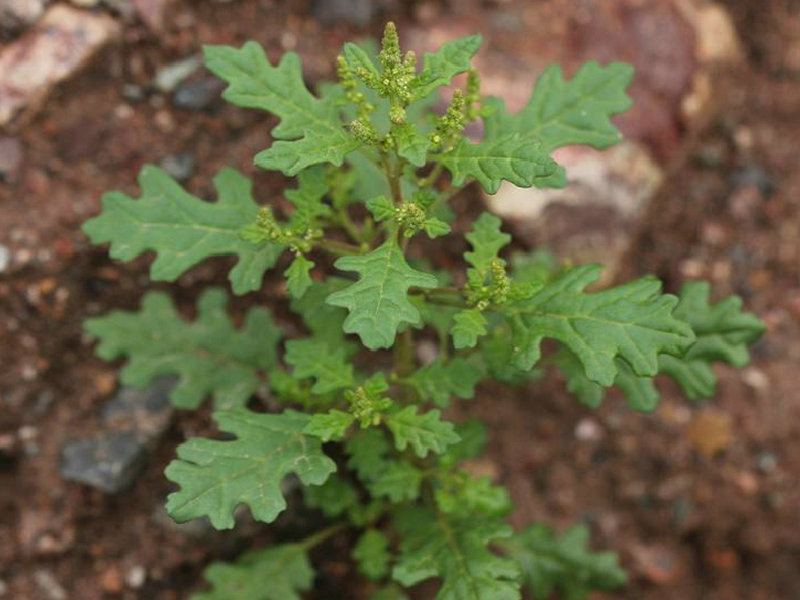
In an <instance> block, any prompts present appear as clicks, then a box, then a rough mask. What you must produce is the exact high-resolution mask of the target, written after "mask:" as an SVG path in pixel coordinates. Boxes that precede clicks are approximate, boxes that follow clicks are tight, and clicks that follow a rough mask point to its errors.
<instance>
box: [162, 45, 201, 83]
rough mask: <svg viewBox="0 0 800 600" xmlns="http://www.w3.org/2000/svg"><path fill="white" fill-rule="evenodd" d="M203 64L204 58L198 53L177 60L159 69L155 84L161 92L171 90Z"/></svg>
mask: <svg viewBox="0 0 800 600" xmlns="http://www.w3.org/2000/svg"><path fill="white" fill-rule="evenodd" d="M202 66H203V58H202V57H201V56H200V55H197V54H195V55H192V56H189V57H187V58H183V59H181V60H176V61H175V62H171V63H169V64H166V65H164V66H163V67H161V68H160V69H159V70H158V72H157V73H156V76H155V79H154V80H153V84H154V85H155V87H156V89H158V90H159V91H160V92H171V91H173V90H174V89H175V88H176V87H178V85H180V83H181V82H182V81H183V80H185V79H186V78H188V77H189V76H191V75H192V74H193V73H195V72H196V71H197V70H198V69H199V68H200V67H202Z"/></svg>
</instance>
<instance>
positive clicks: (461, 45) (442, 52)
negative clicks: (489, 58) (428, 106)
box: [410, 35, 483, 98]
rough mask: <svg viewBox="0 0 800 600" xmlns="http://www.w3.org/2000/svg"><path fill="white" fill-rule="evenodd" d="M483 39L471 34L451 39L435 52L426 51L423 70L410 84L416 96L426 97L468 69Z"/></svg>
mask: <svg viewBox="0 0 800 600" xmlns="http://www.w3.org/2000/svg"><path fill="white" fill-rule="evenodd" d="M482 41H483V38H481V36H479V35H469V36H465V37H462V38H458V39H455V40H449V41H447V42H445V43H444V44H442V46H441V47H440V48H439V49H438V50H437V51H435V52H426V53H425V56H423V58H422V71H420V74H419V75H418V76H417V77H416V78H415V79H414V80H412V82H411V84H410V88H411V91H412V94H413V96H414V98H425V97H426V96H428V95H429V94H430V93H431V92H433V91H434V90H435V89H436V88H438V87H441V86H443V85H447V84H449V83H450V80H451V79H452V78H453V77H455V76H456V75H458V74H459V73H464V72H466V71H468V70H469V67H470V60H471V59H472V57H473V56H475V53H476V52H477V51H478V48H480V46H481V42H482Z"/></svg>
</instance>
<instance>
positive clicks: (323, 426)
mask: <svg viewBox="0 0 800 600" xmlns="http://www.w3.org/2000/svg"><path fill="white" fill-rule="evenodd" d="M355 420H356V419H355V417H354V416H353V415H351V414H350V413H346V412H342V411H341V410H336V409H335V408H334V409H332V410H330V411H328V412H326V413H317V414H315V415H312V416H311V421H309V423H308V425H306V428H305V429H304V430H303V433H305V434H306V435H313V436H314V437H318V438H320V439H321V440H322V441H323V442H330V441H331V440H337V441H338V440H341V439H342V438H344V434H345V433H346V432H347V430H348V429H349V428H350V426H351V425H352V424H353V422H354V421H355Z"/></svg>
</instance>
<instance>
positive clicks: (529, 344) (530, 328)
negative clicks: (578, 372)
mask: <svg viewBox="0 0 800 600" xmlns="http://www.w3.org/2000/svg"><path fill="white" fill-rule="evenodd" d="M599 271H600V267H599V266H598V265H584V266H580V267H576V268H574V269H572V270H570V271H568V272H567V273H565V274H563V275H561V276H560V277H558V278H556V279H555V280H553V281H552V282H550V283H549V284H547V285H545V287H544V288H542V289H541V290H540V291H539V292H537V293H536V294H534V295H533V297H531V298H529V299H525V300H521V301H519V302H514V303H509V304H508V305H504V306H503V307H501V310H502V312H503V314H505V316H506V317H507V318H508V320H509V322H510V324H511V327H512V330H513V334H514V338H513V345H514V352H515V364H516V366H517V367H519V368H521V369H526V370H527V369H530V368H531V367H532V366H533V365H534V364H535V363H536V362H537V361H538V359H539V356H540V352H541V351H540V347H539V346H540V343H541V341H542V339H543V338H545V337H549V338H554V339H557V340H559V341H561V342H562V343H564V344H565V345H566V346H567V347H568V348H569V349H570V350H571V351H572V352H573V353H574V354H575V355H576V356H577V357H578V359H579V360H580V362H581V364H582V365H583V368H584V370H585V371H586V376H587V377H588V378H589V379H591V380H592V381H595V382H597V383H599V384H601V385H604V386H610V385H611V384H613V383H614V380H615V378H616V376H617V373H618V366H617V364H616V358H617V357H620V358H623V359H624V360H625V361H627V363H628V364H629V365H630V366H631V368H632V370H633V372H634V373H635V374H636V375H638V376H653V375H655V374H656V373H657V372H658V357H659V355H660V354H674V355H680V354H682V353H683V352H684V351H685V350H686V348H688V347H689V345H690V344H691V343H692V342H694V333H693V332H692V328H691V327H690V326H689V324H688V323H686V322H685V321H682V320H680V319H677V318H676V317H675V316H674V315H673V310H674V309H675V306H676V305H677V303H678V299H677V298H676V297H674V296H671V295H669V294H661V293H660V290H661V283H660V282H658V281H657V280H655V279H653V278H644V279H639V280H636V281H632V282H630V283H627V284H625V285H621V286H618V287H614V288H611V289H608V290H603V291H601V292H596V293H590V294H587V293H585V292H584V291H583V290H584V288H585V287H586V286H587V285H589V284H590V283H592V282H594V281H595V280H596V279H597V277H598V275H599Z"/></svg>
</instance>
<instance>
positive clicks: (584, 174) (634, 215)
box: [487, 142, 663, 279]
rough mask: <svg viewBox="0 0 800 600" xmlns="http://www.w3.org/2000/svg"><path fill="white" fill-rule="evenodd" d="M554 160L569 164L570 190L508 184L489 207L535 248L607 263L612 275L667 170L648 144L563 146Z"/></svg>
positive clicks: (491, 200)
mask: <svg viewBox="0 0 800 600" xmlns="http://www.w3.org/2000/svg"><path fill="white" fill-rule="evenodd" d="M555 158H556V160H558V162H560V163H561V164H563V165H564V166H565V167H566V170H567V174H568V177H569V180H570V182H569V183H570V184H569V185H568V186H567V187H566V188H564V189H561V190H539V189H535V188H528V189H523V188H518V187H516V186H514V185H512V184H509V183H507V182H504V183H503V185H502V186H501V187H500V190H499V191H498V193H497V194H495V195H493V196H488V197H487V202H488V204H489V208H490V209H491V210H492V211H493V212H495V213H496V214H498V215H500V216H501V217H504V218H506V219H509V220H510V221H511V222H512V226H513V227H514V228H515V229H516V233H517V235H519V236H520V237H522V238H523V239H526V240H527V241H528V242H529V243H530V244H531V245H532V246H535V247H547V248H549V249H551V250H552V251H553V252H554V253H555V254H557V255H559V256H563V257H569V258H571V259H574V260H576V261H580V262H602V263H604V264H606V271H605V272H604V277H605V278H606V279H610V278H612V277H613V275H614V273H615V272H616V271H617V269H618V267H619V262H620V259H621V258H622V255H623V254H624V252H625V250H626V249H627V247H628V243H629V241H630V239H631V235H632V232H633V225H634V224H635V223H636V221H637V219H638V218H639V216H640V215H641V214H643V212H644V210H645V208H646V207H647V205H648V203H649V202H650V200H651V198H652V197H653V196H654V195H655V192H656V191H657V190H658V188H659V186H660V185H661V181H662V179H663V172H662V171H661V169H660V168H659V167H658V166H657V165H656V164H655V162H654V161H653V159H652V158H651V157H650V155H649V153H648V152H647V151H646V150H645V149H644V148H643V147H641V146H639V145H636V144H633V143H630V142H623V143H622V144H620V145H618V146H614V147H612V148H610V149H609V150H606V151H604V152H597V151H594V150H591V149H586V148H579V147H571V148H564V149H561V150H558V151H556V153H555Z"/></svg>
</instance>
